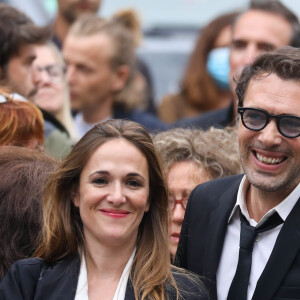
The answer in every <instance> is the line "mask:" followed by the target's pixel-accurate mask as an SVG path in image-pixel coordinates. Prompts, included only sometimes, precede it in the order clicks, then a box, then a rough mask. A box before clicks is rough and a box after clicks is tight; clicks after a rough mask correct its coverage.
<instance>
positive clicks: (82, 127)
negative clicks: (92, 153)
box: [74, 113, 111, 138]
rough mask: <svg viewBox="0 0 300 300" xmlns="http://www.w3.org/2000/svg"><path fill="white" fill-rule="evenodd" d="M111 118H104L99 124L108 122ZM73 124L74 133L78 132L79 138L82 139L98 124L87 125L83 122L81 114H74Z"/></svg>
mask: <svg viewBox="0 0 300 300" xmlns="http://www.w3.org/2000/svg"><path fill="white" fill-rule="evenodd" d="M110 119H111V116H109V117H107V118H105V119H104V120H102V121H99V122H105V121H107V120H110ZM74 122H75V127H76V132H78V136H79V138H82V137H83V136H84V135H85V134H86V133H87V132H88V131H89V130H90V129H92V128H93V127H94V126H95V125H97V124H98V123H99V122H96V123H87V122H85V121H84V120H83V115H82V113H78V114H76V116H75V118H74Z"/></svg>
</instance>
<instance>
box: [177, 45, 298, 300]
mask: <svg viewBox="0 0 300 300" xmlns="http://www.w3.org/2000/svg"><path fill="white" fill-rule="evenodd" d="M299 65H300V49H298V48H293V47H289V46H287V47H283V48H280V49H278V50H276V51H273V52H269V53H266V54H262V55H261V56H259V57H257V58H256V59H255V61H254V62H253V63H252V64H251V65H249V66H247V67H245V68H244V70H243V71H242V73H241V76H240V78H239V80H238V82H237V87H236V90H235V91H236V94H237V97H238V100H239V102H238V114H239V117H238V120H237V121H238V140H239V152H240V158H241V163H242V167H243V170H244V176H242V175H238V176H230V177H226V178H222V179H217V180H213V181H210V182H208V183H204V184H202V185H199V186H198V187H197V188H196V189H195V190H194V191H193V192H192V193H191V195H190V198H189V201H188V205H187V208H186V214H185V219H184V221H183V227H182V232H181V239H180V242H179V246H178V251H177V256H176V260H177V264H178V265H180V266H181V267H185V268H187V269H189V270H191V271H194V272H196V273H198V274H200V275H202V276H203V277H204V278H206V279H207V280H206V284H207V285H208V287H209V290H210V293H211V295H212V296H213V297H215V298H217V299H219V300H223V299H228V300H235V299H236V300H243V299H245V300H246V299H248V300H249V299H253V300H261V299H264V300H269V299H300V218H299V215H300V201H299V197H300V184H299V182H300V138H299V136H300V85H299V82H300V71H299Z"/></svg>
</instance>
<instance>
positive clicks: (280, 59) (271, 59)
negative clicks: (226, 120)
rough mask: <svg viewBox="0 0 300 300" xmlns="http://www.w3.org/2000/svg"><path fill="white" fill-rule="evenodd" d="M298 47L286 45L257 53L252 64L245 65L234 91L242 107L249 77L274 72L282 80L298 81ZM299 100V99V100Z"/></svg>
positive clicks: (299, 68) (299, 60)
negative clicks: (260, 53)
mask: <svg viewBox="0 0 300 300" xmlns="http://www.w3.org/2000/svg"><path fill="white" fill-rule="evenodd" d="M299 66H300V49H298V48H294V47H290V46H286V47H282V48H279V49H277V50H275V51H271V52H267V53H264V54H262V55H259V56H258V57H257V58H256V59H255V60H254V62H253V63H252V64H250V65H248V66H246V67H245V68H244V70H243V72H242V74H241V76H240V78H239V80H238V81H237V86H236V89H235V92H236V94H237V97H238V100H239V103H238V106H239V107H242V106H243V102H244V98H245V94H246V92H247V88H248V85H249V82H250V80H251V79H256V78H264V77H266V76H268V75H270V74H275V75H277V76H278V77H279V78H281V79H282V80H296V81H299V82H300V67H299ZM299 101H300V100H299Z"/></svg>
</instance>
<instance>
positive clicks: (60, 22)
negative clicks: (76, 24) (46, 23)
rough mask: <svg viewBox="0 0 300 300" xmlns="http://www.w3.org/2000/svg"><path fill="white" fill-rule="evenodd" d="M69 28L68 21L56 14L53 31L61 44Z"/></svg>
mask: <svg viewBox="0 0 300 300" xmlns="http://www.w3.org/2000/svg"><path fill="white" fill-rule="evenodd" d="M70 27H71V24H70V23H69V22H68V21H66V19H65V18H64V17H63V16H62V15H61V14H60V13H59V12H58V14H57V16H56V19H55V20H54V27H53V29H54V34H55V36H56V38H57V39H58V40H59V42H60V43H61V44H63V41H64V39H65V37H66V36H67V34H68V32H69V29H70Z"/></svg>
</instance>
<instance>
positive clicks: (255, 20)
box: [233, 9, 292, 47]
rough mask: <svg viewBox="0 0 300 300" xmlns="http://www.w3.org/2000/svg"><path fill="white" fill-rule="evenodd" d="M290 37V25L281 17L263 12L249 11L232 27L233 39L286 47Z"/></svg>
mask: <svg viewBox="0 0 300 300" xmlns="http://www.w3.org/2000/svg"><path fill="white" fill-rule="evenodd" d="M291 37H292V26H291V24H290V23H289V22H288V21H287V20H286V19H285V18H284V17H283V16H281V15H279V14H275V13H272V12H268V11H263V10H255V9H253V10H249V11H246V12H245V13H243V14H241V15H240V16H239V17H238V18H237V20H236V22H235V24H234V27H233V39H245V40H247V39H253V40H258V41H261V42H267V43H274V46H276V47H279V46H283V45H288V44H289V42H290V40H291Z"/></svg>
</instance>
